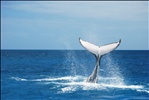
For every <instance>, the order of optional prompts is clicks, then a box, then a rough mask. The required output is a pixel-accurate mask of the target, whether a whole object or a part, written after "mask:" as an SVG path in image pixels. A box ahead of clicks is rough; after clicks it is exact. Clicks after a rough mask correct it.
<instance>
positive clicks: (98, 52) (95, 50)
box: [79, 38, 121, 83]
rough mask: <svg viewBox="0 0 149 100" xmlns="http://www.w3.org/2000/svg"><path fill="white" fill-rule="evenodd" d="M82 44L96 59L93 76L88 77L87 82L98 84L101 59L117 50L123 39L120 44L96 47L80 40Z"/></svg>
mask: <svg viewBox="0 0 149 100" xmlns="http://www.w3.org/2000/svg"><path fill="white" fill-rule="evenodd" d="M79 41H80V44H81V45H82V46H83V47H84V48H85V49H86V50H88V51H89V52H91V53H92V54H93V55H94V56H95V57H96V66H95V68H94V70H93V72H92V74H91V75H90V76H89V77H88V79H87V82H92V83H97V80H98V71H99V65H100V59H101V57H102V56H103V55H105V54H107V53H109V52H111V51H113V50H115V49H116V48H117V47H118V46H119V45H120V43H121V39H120V40H119V41H118V42H115V43H111V44H107V45H103V46H96V45H95V44H92V43H89V42H87V41H84V40H82V39H81V38H79Z"/></svg>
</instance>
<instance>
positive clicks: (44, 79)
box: [1, 50, 149, 100]
mask: <svg viewBox="0 0 149 100" xmlns="http://www.w3.org/2000/svg"><path fill="white" fill-rule="evenodd" d="M95 63H96V62H95V57H94V56H93V55H92V54H91V53H89V52H88V51H85V50H1V100H108V99H109V100H149V51H148V50H146V51H139V50H136V51H133V50H130V51H128V50H126V51H125V50H120V51H118V50H115V51H113V52H111V53H109V54H107V55H105V56H103V57H102V58H101V63H100V64H101V65H100V70H99V77H98V83H87V82H86V79H87V77H88V76H89V75H90V74H91V73H92V71H93V69H94V67H95Z"/></svg>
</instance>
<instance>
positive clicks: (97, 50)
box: [79, 39, 121, 56]
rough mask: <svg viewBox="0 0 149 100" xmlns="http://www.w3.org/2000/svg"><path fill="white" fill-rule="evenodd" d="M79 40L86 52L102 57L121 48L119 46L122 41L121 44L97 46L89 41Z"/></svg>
mask: <svg viewBox="0 0 149 100" xmlns="http://www.w3.org/2000/svg"><path fill="white" fill-rule="evenodd" d="M79 40H80V43H81V45H82V46H83V47H84V48H85V49H86V50H88V51H89V52H91V53H93V54H94V55H96V56H101V55H104V54H107V53H109V52H111V51H113V50H114V49H116V48H117V47H118V46H119V44H120V42H121V40H119V42H115V43H111V44H108V45H104V46H96V45H94V44H92V43H89V42H87V41H83V40H82V39H79Z"/></svg>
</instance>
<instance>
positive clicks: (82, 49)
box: [1, 49, 149, 51]
mask: <svg viewBox="0 0 149 100" xmlns="http://www.w3.org/2000/svg"><path fill="white" fill-rule="evenodd" d="M3 50H19V51H21V50H22V51H24V50H26V51H29V50H37V51H42V50H43V51H85V50H84V49H1V51H3ZM115 51H149V50H136V49H128V50H115Z"/></svg>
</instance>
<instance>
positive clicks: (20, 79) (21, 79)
mask: <svg viewBox="0 0 149 100" xmlns="http://www.w3.org/2000/svg"><path fill="white" fill-rule="evenodd" d="M11 79H14V80H16V81H27V79H24V78H19V77H11Z"/></svg>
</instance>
